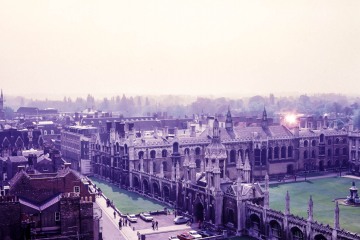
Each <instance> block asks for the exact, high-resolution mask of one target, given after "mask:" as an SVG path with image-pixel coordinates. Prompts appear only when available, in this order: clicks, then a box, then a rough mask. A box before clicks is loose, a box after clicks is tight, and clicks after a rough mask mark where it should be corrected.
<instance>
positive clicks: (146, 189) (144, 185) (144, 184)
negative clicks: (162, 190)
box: [143, 179, 150, 193]
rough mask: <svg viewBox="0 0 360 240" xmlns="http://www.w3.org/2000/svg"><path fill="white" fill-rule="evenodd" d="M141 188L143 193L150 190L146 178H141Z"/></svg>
mask: <svg viewBox="0 0 360 240" xmlns="http://www.w3.org/2000/svg"><path fill="white" fill-rule="evenodd" d="M143 190H144V192H145V193H148V192H150V187H149V182H148V180H146V179H144V180H143Z"/></svg>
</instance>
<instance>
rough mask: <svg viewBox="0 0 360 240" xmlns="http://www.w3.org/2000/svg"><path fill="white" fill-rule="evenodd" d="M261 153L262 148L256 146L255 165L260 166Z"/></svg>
mask: <svg viewBox="0 0 360 240" xmlns="http://www.w3.org/2000/svg"><path fill="white" fill-rule="evenodd" d="M260 153H261V152H260V149H258V148H256V149H255V150H254V156H255V162H254V164H255V166H260Z"/></svg>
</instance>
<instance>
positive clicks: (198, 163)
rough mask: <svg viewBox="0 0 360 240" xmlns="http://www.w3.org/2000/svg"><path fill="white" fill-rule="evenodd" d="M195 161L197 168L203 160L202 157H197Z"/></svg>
mask: <svg viewBox="0 0 360 240" xmlns="http://www.w3.org/2000/svg"><path fill="white" fill-rule="evenodd" d="M195 163H196V168H200V167H201V160H200V159H196V161H195Z"/></svg>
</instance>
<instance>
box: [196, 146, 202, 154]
mask: <svg viewBox="0 0 360 240" xmlns="http://www.w3.org/2000/svg"><path fill="white" fill-rule="evenodd" d="M200 154H201V149H200V148H199V147H197V148H195V155H200Z"/></svg>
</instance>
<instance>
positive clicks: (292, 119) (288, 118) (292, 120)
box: [285, 114, 296, 124]
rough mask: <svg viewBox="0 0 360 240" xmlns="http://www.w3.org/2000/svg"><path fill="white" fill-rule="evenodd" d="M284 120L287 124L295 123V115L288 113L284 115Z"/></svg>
mask: <svg viewBox="0 0 360 240" xmlns="http://www.w3.org/2000/svg"><path fill="white" fill-rule="evenodd" d="M285 121H286V122H287V123H289V124H294V123H296V116H295V115H294V114H288V115H286V116H285Z"/></svg>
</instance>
